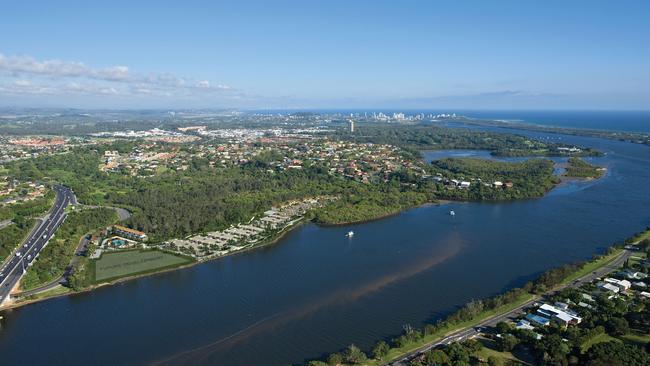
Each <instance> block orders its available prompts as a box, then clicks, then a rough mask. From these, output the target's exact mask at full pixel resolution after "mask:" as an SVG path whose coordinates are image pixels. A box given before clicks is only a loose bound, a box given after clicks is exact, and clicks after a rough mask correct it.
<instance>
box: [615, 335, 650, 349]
mask: <svg viewBox="0 0 650 366" xmlns="http://www.w3.org/2000/svg"><path fill="white" fill-rule="evenodd" d="M620 338H621V339H622V340H623V341H624V342H626V343H630V344H634V345H636V346H639V347H643V346H645V344H646V343H648V342H650V334H642V333H637V332H632V333H630V334H626V335H622V336H621V337H620Z"/></svg>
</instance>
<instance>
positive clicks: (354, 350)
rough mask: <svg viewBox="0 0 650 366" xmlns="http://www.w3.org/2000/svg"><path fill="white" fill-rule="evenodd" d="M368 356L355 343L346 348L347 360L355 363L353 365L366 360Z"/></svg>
mask: <svg viewBox="0 0 650 366" xmlns="http://www.w3.org/2000/svg"><path fill="white" fill-rule="evenodd" d="M367 358H368V357H367V356H366V354H365V353H363V351H361V350H360V349H359V347H357V346H355V345H354V344H351V345H350V346H349V347H348V349H346V350H345V361H347V362H349V363H351V364H353V365H358V364H360V363H362V362H365V361H366V359H367Z"/></svg>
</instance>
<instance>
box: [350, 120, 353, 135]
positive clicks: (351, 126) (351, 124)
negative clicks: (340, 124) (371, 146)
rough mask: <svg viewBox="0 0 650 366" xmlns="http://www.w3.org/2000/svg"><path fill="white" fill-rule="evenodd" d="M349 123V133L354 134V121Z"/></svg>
mask: <svg viewBox="0 0 650 366" xmlns="http://www.w3.org/2000/svg"><path fill="white" fill-rule="evenodd" d="M349 122H350V133H354V121H353V120H349Z"/></svg>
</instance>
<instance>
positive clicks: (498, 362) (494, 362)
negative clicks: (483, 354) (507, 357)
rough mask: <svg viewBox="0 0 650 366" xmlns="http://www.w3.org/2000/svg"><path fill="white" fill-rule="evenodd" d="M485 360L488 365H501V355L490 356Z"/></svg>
mask: <svg viewBox="0 0 650 366" xmlns="http://www.w3.org/2000/svg"><path fill="white" fill-rule="evenodd" d="M487 362H488V365H490V366H503V359H502V358H501V357H496V356H490V357H488V359H487Z"/></svg>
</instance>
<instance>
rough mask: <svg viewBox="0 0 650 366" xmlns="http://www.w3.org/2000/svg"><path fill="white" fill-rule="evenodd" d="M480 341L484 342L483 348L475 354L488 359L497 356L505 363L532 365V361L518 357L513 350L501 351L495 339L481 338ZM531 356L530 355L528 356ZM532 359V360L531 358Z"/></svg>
mask: <svg viewBox="0 0 650 366" xmlns="http://www.w3.org/2000/svg"><path fill="white" fill-rule="evenodd" d="M479 342H481V343H482V344H483V348H482V349H481V350H480V351H478V352H476V353H475V356H477V357H478V358H480V359H482V360H487V359H488V358H489V357H495V358H498V359H501V361H502V362H503V364H504V365H508V364H510V365H532V363H530V362H527V361H526V360H523V359H521V358H518V357H517V356H516V355H514V354H513V353H511V352H501V351H497V349H496V345H495V343H494V341H492V340H490V339H485V338H480V339H479ZM527 358H529V357H527ZM531 361H532V360H531Z"/></svg>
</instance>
